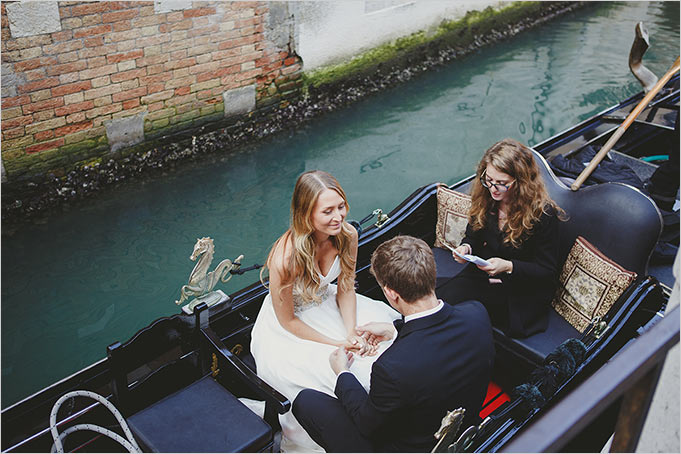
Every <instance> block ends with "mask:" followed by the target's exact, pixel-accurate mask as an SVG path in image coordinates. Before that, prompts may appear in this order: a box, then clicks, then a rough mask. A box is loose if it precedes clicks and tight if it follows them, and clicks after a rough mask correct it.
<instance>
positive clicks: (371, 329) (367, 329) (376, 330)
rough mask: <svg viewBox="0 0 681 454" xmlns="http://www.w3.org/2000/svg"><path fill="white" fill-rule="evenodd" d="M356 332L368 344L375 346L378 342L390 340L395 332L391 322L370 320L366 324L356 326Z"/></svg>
mask: <svg viewBox="0 0 681 454" xmlns="http://www.w3.org/2000/svg"><path fill="white" fill-rule="evenodd" d="M355 330H356V331H357V334H359V335H360V336H362V337H363V338H364V339H366V340H367V342H369V344H370V345H374V346H377V345H378V344H379V342H384V341H389V340H391V339H392V338H393V337H394V336H395V333H396V330H395V327H394V326H393V324H392V323H385V322H371V323H367V324H366V325H362V326H358V327H357V328H356V329H355Z"/></svg>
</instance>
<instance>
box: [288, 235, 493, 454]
mask: <svg viewBox="0 0 681 454" xmlns="http://www.w3.org/2000/svg"><path fill="white" fill-rule="evenodd" d="M371 272H372V274H373V275H374V276H375V277H376V281H377V282H378V284H379V285H380V286H381V288H382V289H383V293H384V294H385V297H386V299H387V300H388V302H389V303H390V305H391V306H392V307H393V308H395V309H396V310H397V311H399V312H400V313H401V314H402V315H403V316H404V322H403V323H402V321H401V320H398V321H396V322H395V327H393V325H391V324H388V323H369V324H367V325H364V326H361V327H358V328H357V330H358V333H359V334H361V335H363V336H364V337H365V338H367V339H368V340H369V342H370V343H371V342H380V341H384V340H389V339H392V338H393V337H394V336H397V338H396V339H395V341H394V342H393V344H392V345H391V346H390V347H389V348H388V349H387V350H386V351H385V352H384V353H383V354H382V355H381V356H380V357H379V358H378V359H377V360H376V362H375V363H374V365H373V367H372V370H371V391H370V392H369V393H368V394H367V392H366V391H365V390H364V388H363V387H362V385H361V384H360V383H359V381H357V379H356V378H355V376H354V375H353V374H352V373H351V372H350V371H349V370H348V368H349V366H350V364H351V363H352V360H353V357H352V353H350V352H346V351H343V350H341V349H338V350H336V351H335V352H333V353H332V354H331V356H330V358H329V361H330V363H331V367H332V369H333V370H334V372H335V373H336V375H337V379H336V388H335V394H336V396H337V398H334V397H332V396H329V395H327V394H324V393H321V392H319V391H315V390H311V389H305V390H303V391H301V392H300V394H298V397H297V398H296V399H295V401H294V402H293V414H294V415H295V417H296V418H297V419H298V421H299V422H300V424H301V425H302V426H303V427H304V428H305V430H307V432H308V433H309V434H310V436H311V437H312V438H313V439H314V440H315V441H316V442H317V443H318V444H319V445H320V446H322V447H323V448H324V449H326V451H328V452H371V451H380V452H388V451H406V452H428V451H430V450H431V449H432V448H433V446H435V443H436V441H437V440H436V439H435V437H434V436H433V434H434V433H435V432H436V431H437V430H438V428H439V427H440V422H441V420H442V418H443V417H444V416H445V414H446V412H447V411H449V410H454V409H456V408H459V407H463V408H465V409H466V413H465V418H464V422H463V425H462V426H463V427H464V428H466V427H468V426H469V425H472V424H476V423H478V422H479V419H480V418H479V416H478V413H479V412H480V407H481V405H482V402H483V399H484V398H485V394H486V390H487V385H488V383H489V380H490V374H491V370H492V362H493V358H494V345H493V341H492V328H491V325H490V321H489V317H488V315H487V311H486V310H485V308H484V307H483V306H482V305H481V304H480V303H479V302H477V301H466V302H463V303H460V304H457V305H455V306H450V305H449V304H443V303H442V301H439V300H438V299H437V297H436V296H435V260H434V258H433V253H432V251H431V250H430V248H429V247H428V245H427V244H426V243H425V242H424V241H422V240H420V239H417V238H413V237H410V236H398V237H395V238H393V239H391V240H388V241H386V242H385V243H383V244H381V245H380V246H379V247H378V248H377V249H376V251H374V254H373V255H372V257H371Z"/></svg>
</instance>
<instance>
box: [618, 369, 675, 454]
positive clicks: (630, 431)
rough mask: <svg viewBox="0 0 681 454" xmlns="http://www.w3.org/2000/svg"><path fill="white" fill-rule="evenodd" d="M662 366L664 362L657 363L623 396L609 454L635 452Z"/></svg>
mask: <svg viewBox="0 0 681 454" xmlns="http://www.w3.org/2000/svg"><path fill="white" fill-rule="evenodd" d="M663 364H664V360H662V361H660V362H659V363H657V365H656V366H655V367H653V368H652V369H651V370H650V371H649V372H648V373H647V374H645V375H644V376H643V377H641V378H640V379H639V380H638V381H637V382H636V383H635V384H634V385H632V387H631V388H630V389H629V391H628V392H627V393H626V394H624V397H623V399H622V405H621V406H620V410H619V414H618V416H617V424H616V425H615V432H614V435H613V438H612V444H611V445H610V452H636V446H637V445H638V440H639V439H640V438H641V432H642V431H643V424H644V423H645V421H646V417H647V416H648V410H650V404H651V403H652V400H653V395H654V394H655V389H656V388H657V382H658V381H659V379H660V373H661V372H662V365H663Z"/></svg>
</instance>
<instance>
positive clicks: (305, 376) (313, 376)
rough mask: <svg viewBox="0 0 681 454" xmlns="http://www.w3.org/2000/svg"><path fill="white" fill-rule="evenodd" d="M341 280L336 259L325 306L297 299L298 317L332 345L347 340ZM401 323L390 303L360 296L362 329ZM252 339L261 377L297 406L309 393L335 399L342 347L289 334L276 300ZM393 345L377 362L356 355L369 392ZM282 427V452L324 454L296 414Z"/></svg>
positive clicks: (324, 285) (326, 280)
mask: <svg viewBox="0 0 681 454" xmlns="http://www.w3.org/2000/svg"><path fill="white" fill-rule="evenodd" d="M339 275H340V260H339V259H338V256H336V258H335V259H334V262H333V265H332V266H331V269H330V270H329V273H328V275H327V276H322V275H321V274H320V277H321V279H322V281H321V285H320V289H319V293H320V294H322V295H323V297H322V302H321V303H320V304H316V303H314V302H305V301H302V299H301V298H300V297H299V296H297V295H295V294H294V297H293V300H294V311H295V314H296V316H297V317H298V318H299V319H301V320H302V321H303V322H305V323H307V324H308V325H309V326H311V327H313V328H315V329H316V330H317V331H319V332H321V333H323V334H325V335H327V336H329V337H331V338H332V339H345V338H346V337H347V334H346V331H345V325H343V319H342V318H341V314H340V311H339V310H338V305H337V304H336V292H337V290H336V286H335V285H334V284H331V281H333V280H334V279H336V278H337V277H338V276H339ZM399 317H400V314H399V313H398V312H397V311H395V310H394V309H392V308H391V307H390V306H389V305H387V304H386V303H384V302H382V301H376V300H372V299H371V298H367V297H365V296H363V295H357V325H358V326H359V325H363V324H365V323H368V322H389V323H392V321H393V320H395V319H397V318H399ZM251 335H252V340H251V353H252V354H253V357H254V358H255V363H256V367H257V372H258V376H260V378H262V379H263V380H265V381H266V382H267V383H268V384H269V385H271V386H273V387H274V388H275V389H276V390H277V391H279V392H280V393H282V394H283V395H284V396H286V398H288V399H289V400H290V401H291V403H293V400H294V399H295V398H296V396H297V395H298V393H299V392H300V391H302V390H303V389H305V388H311V389H316V390H317V391H322V392H324V393H326V394H329V395H331V396H335V394H334V387H335V385H336V375H335V374H334V372H333V370H332V369H331V366H330V365H329V355H330V354H331V352H333V351H334V350H335V349H336V347H334V346H332V345H327V344H321V343H319V342H314V341H310V340H304V339H301V338H299V337H296V336H295V335H293V334H291V333H290V332H289V331H287V330H286V329H284V328H283V327H282V326H281V325H280V324H279V321H278V320H277V316H276V315H275V313H274V308H273V307H272V298H271V296H270V295H267V296H266V297H265V300H264V302H263V304H262V307H261V308H260V313H258V317H257V319H256V321H255V325H254V326H253V331H252V333H251ZM389 345H390V342H382V343H381V344H380V349H379V351H378V355H375V356H365V357H360V356H358V355H355V361H354V362H353V364H352V366H351V367H350V370H351V371H352V372H353V373H354V375H355V376H356V377H357V379H358V380H359V381H360V383H361V384H362V386H364V388H365V389H366V390H367V392H368V391H369V378H370V376H371V365H372V364H373V362H374V361H376V358H378V356H380V354H381V353H382V352H383V351H385V349H386V348H388V346H389ZM279 422H280V423H281V427H282V439H281V450H282V452H293V451H299V452H300V451H304V452H310V451H320V452H324V450H323V449H322V448H321V447H320V446H319V445H318V444H317V443H315V442H314V441H313V440H312V438H310V436H309V435H308V434H307V432H305V430H304V429H303V428H302V426H301V425H300V424H299V423H298V421H297V420H296V419H295V417H294V416H293V412H291V411H289V412H287V413H286V414H283V415H279Z"/></svg>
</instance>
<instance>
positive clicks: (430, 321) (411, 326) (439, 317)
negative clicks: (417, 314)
mask: <svg viewBox="0 0 681 454" xmlns="http://www.w3.org/2000/svg"><path fill="white" fill-rule="evenodd" d="M451 310H452V307H451V306H450V305H449V304H447V303H445V304H444V305H443V306H442V309H440V310H439V311H437V312H436V313H434V314H431V315H428V316H427V317H421V318H417V319H416V320H411V321H409V322H407V323H405V324H404V326H402V328H401V329H400V330H399V331H398V333H397V339H399V338H401V337H404V336H406V335H407V334H409V333H411V332H412V331H417V330H420V329H427V328H430V327H431V326H434V325H437V324H440V323H442V322H443V321H445V320H446V319H447V318H448V317H449V314H450V311H451ZM397 339H395V340H397Z"/></svg>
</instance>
